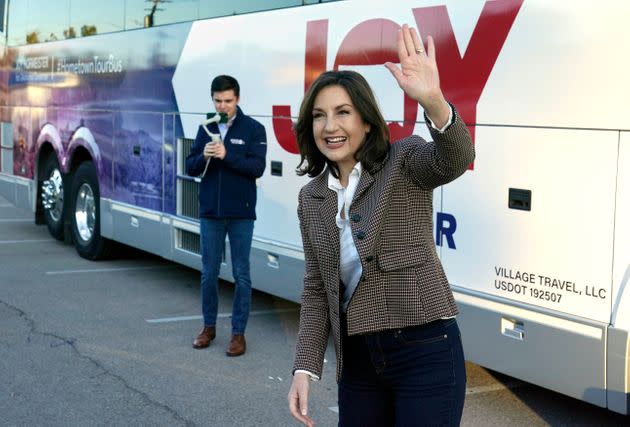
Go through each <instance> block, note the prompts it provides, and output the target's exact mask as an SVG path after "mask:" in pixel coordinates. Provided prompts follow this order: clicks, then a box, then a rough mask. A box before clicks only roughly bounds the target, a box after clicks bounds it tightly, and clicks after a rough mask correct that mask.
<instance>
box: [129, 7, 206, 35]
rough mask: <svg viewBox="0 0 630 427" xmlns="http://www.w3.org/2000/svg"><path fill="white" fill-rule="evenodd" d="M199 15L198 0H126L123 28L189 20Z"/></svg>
mask: <svg viewBox="0 0 630 427" xmlns="http://www.w3.org/2000/svg"><path fill="white" fill-rule="evenodd" d="M198 16H199V0H170V1H169V2H167V3H162V2H160V1H158V2H157V4H155V3H154V2H153V1H145V0H127V2H126V6H125V17H126V21H125V28H126V29H128V30H129V29H132V28H142V27H149V26H155V25H164V24H172V23H174V22H182V21H191V20H194V19H197V18H198Z"/></svg>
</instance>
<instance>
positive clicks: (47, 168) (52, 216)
mask: <svg viewBox="0 0 630 427" xmlns="http://www.w3.org/2000/svg"><path fill="white" fill-rule="evenodd" d="M42 177H43V178H44V181H42V186H41V195H42V207H43V208H44V220H45V221H46V225H47V226H48V231H49V232H50V234H51V235H52V236H53V237H54V238H55V239H57V240H63V213H64V212H63V193H64V191H63V178H62V177H61V171H60V170H59V163H58V162H57V156H55V154H54V153H52V154H51V155H50V156H48V159H46V163H45V164H44V169H43V172H42Z"/></svg>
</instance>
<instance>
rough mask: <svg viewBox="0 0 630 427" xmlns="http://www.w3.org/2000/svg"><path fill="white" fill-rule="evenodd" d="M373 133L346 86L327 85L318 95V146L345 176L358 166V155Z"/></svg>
mask: <svg viewBox="0 0 630 427" xmlns="http://www.w3.org/2000/svg"><path fill="white" fill-rule="evenodd" d="M369 131H370V125H369V124H368V123H365V122H364V121H363V119H362V118H361V116H360V115H359V112H358V111H357V110H356V109H355V107H354V104H353V103H352V100H351V99H350V96H349V95H348V92H346V90H345V89H344V88H343V87H341V86H337V85H335V86H327V87H325V88H324V89H322V90H321V91H320V92H319V93H318V94H317V96H316V97H315V102H314V104H313V137H314V139H315V144H317V148H318V149H319V151H320V152H321V153H322V154H323V155H324V156H326V158H327V159H328V160H330V161H333V162H335V163H336V164H337V166H338V167H339V169H340V171H342V173H343V172H344V171H345V172H349V171H350V170H352V168H353V167H354V165H355V163H356V160H355V159H354V154H355V153H356V152H357V150H358V149H359V148H360V147H361V145H363V142H364V141H365V135H366V133H368V132H369Z"/></svg>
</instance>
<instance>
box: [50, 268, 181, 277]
mask: <svg viewBox="0 0 630 427" xmlns="http://www.w3.org/2000/svg"><path fill="white" fill-rule="evenodd" d="M165 268H175V267H173V266H155V267H119V268H92V269H86V270H58V271H47V272H46V274H47V275H50V276H52V275H57V274H83V273H110V272H115V271H135V270H159V269H165Z"/></svg>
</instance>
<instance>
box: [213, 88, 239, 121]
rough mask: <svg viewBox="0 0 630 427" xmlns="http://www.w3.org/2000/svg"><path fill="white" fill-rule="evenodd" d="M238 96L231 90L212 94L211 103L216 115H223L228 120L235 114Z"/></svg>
mask: <svg viewBox="0 0 630 427" xmlns="http://www.w3.org/2000/svg"><path fill="white" fill-rule="evenodd" d="M238 98H239V97H238V96H236V95H235V94H234V90H233V89H229V90H224V91H222V92H214V93H213V94H212V102H214V108H215V110H216V111H217V113H225V114H227V116H228V119H231V118H232V117H234V115H235V114H236V106H237V105H238Z"/></svg>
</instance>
